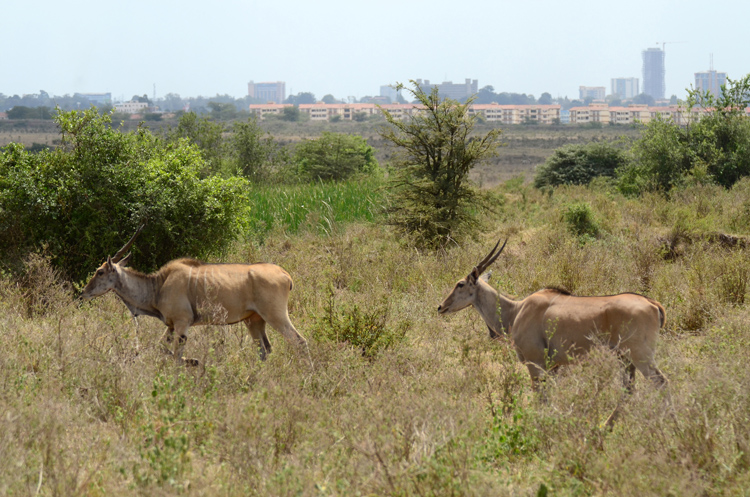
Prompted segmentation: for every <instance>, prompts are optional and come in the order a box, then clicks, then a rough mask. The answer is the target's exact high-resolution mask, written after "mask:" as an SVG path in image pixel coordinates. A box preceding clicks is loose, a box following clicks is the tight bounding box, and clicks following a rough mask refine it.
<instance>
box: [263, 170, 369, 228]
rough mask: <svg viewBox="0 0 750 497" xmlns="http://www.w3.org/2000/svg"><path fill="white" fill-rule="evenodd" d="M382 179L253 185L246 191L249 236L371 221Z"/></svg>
mask: <svg viewBox="0 0 750 497" xmlns="http://www.w3.org/2000/svg"><path fill="white" fill-rule="evenodd" d="M381 186H382V180H381V179H379V178H364V179H356V180H349V181H344V182H339V183H330V182H329V183H323V182H318V183H311V184H300V185H282V186H279V185H273V186H253V187H251V190H250V191H249V194H248V196H249V198H250V205H251V208H250V209H251V213H250V221H249V223H248V224H249V226H250V229H249V231H250V236H252V237H253V238H261V239H263V238H265V236H267V235H268V233H270V232H271V231H273V230H282V231H285V232H286V233H288V234H295V233H298V232H300V231H303V230H305V229H316V230H320V232H321V233H323V232H326V231H328V230H330V227H331V225H332V224H341V223H343V224H347V223H356V222H373V221H374V220H376V219H377V217H378V216H379V215H380V211H381V205H382V201H383V200H382V199H383V192H382V190H381Z"/></svg>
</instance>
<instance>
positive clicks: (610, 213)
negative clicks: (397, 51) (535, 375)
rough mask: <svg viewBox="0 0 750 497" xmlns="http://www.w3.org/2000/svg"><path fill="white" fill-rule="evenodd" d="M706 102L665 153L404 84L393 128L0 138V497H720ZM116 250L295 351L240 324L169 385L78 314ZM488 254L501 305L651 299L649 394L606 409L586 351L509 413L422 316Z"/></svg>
mask: <svg viewBox="0 0 750 497" xmlns="http://www.w3.org/2000/svg"><path fill="white" fill-rule="evenodd" d="M730 83H731V84H732V85H734V86H733V88H734V89H733V90H732V91H726V92H725V93H724V94H723V95H724V96H722V97H721V98H719V99H718V100H717V99H713V98H712V97H710V96H708V95H706V96H701V95H697V94H696V93H695V92H691V93H689V95H688V97H689V98H688V100H689V102H692V103H691V104H690V105H698V104H700V105H702V109H703V112H704V114H703V115H702V117H701V118H700V120H697V121H695V122H690V123H688V125H687V126H679V125H677V124H675V122H674V121H672V120H671V119H662V118H656V119H654V120H653V121H651V122H650V123H649V124H646V125H638V126H633V127H622V126H608V127H606V128H603V127H602V126H601V125H600V123H593V124H599V126H580V127H579V126H568V127H566V126H549V127H546V126H537V125H534V124H533V123H531V124H529V125H528V126H526V125H523V126H514V127H511V128H510V129H509V130H502V134H501V130H500V129H499V128H494V127H493V126H492V124H491V123H490V124H488V123H483V122H481V120H480V119H479V118H478V117H477V116H471V115H469V113H468V110H467V106H466V105H464V104H459V103H458V102H455V101H450V100H444V99H441V98H440V97H439V95H438V92H437V89H434V90H433V92H432V93H431V94H430V95H427V94H425V93H424V92H422V91H421V90H420V89H419V87H416V89H415V90H414V91H411V93H412V94H413V96H414V97H415V98H416V99H417V100H418V101H419V102H421V104H422V105H423V108H422V110H421V111H420V112H418V113H416V114H415V115H412V116H411V117H410V118H409V119H407V120H404V121H401V120H396V119H394V118H393V117H392V116H390V115H389V114H388V113H387V112H384V114H383V116H376V117H377V119H371V120H369V121H366V122H362V123H354V122H337V123H330V124H331V125H332V126H330V127H329V126H328V125H327V124H323V125H319V123H310V122H299V121H298V120H297V121H294V120H292V121H286V120H285V118H284V117H283V116H281V117H279V118H276V119H269V120H265V121H264V122H262V123H261V122H259V121H256V120H255V119H254V118H253V117H250V116H242V118H241V119H235V120H233V121H231V120H229V121H221V120H220V119H218V118H217V117H216V116H213V117H212V116H207V117H206V116H204V117H199V116H198V115H197V114H195V113H184V114H183V115H181V116H180V117H179V121H175V122H173V123H171V124H168V125H167V126H166V127H165V128H162V129H160V130H156V129H149V128H148V127H147V126H141V125H139V126H137V127H133V126H131V127H130V129H128V127H127V126H125V125H120V126H119V127H118V126H117V125H116V124H114V125H113V124H112V122H111V120H112V119H111V118H112V114H111V113H109V114H107V112H102V113H100V112H99V111H98V110H97V109H96V108H92V109H89V110H86V111H71V112H63V111H59V110H58V114H57V116H56V117H55V118H54V124H55V126H56V128H57V130H56V131H57V132H59V138H51V137H50V136H46V135H45V137H44V138H40V137H38V136H37V135H33V136H34V137H33V138H32V137H31V135H30V136H26V137H25V138H24V139H22V137H21V136H20V134H19V135H18V136H17V137H14V136H11V135H10V134H7V136H6V133H7V130H6V131H4V132H3V131H2V130H0V135H2V136H0V142H1V143H3V147H2V148H0V495H14V496H16V495H19V496H58V495H59V496H73V495H85V496H110V495H146V496H160V495H186V496H191V495H196V496H198V495H200V496H203V495H206V496H235V495H237V496H240V495H242V496H245V495H273V496H358V495H361V496H375V495H378V496H379V495H388V496H496V495H497V496H506V495H507V496H538V497H545V496H552V495H561V496H568V495H572V496H589V495H591V496H643V495H659V496H675V497H678V496H679V497H682V496H725V495H727V496H728V495H731V496H735V495H750V370H749V368H748V360H747V356H748V354H747V345H746V344H747V342H748V340H750V319H749V318H750V310H749V309H748V284H749V283H750V261H748V257H747V251H748V250H750V247H749V245H750V159H749V158H748V155H747V153H746V151H747V150H748V147H750V121H748V119H747V117H746V116H745V113H744V109H745V108H746V107H747V106H748V104H749V103H750V102H748V97H747V95H750V75H749V76H746V77H745V78H744V79H742V80H740V81H739V82H734V81H731V82H730ZM734 90H736V91H734ZM701 99H704V100H701ZM696 102H698V104H696ZM297 114H298V113H297ZM295 116H296V117H295ZM290 117H294V118H295V119H298V117H299V116H297V115H296V114H295V115H292V114H290ZM26 124H28V123H26ZM26 124H23V122H22V121H18V122H10V123H9V124H8V126H11V127H12V131H13V133H16V132H18V133H20V132H21V130H22V128H23V127H24V126H25V125H26ZM475 124H476V127H474V125H475ZM386 125H387V127H384V126H386ZM29 126H31V125H30V124H29ZM37 126H38V127H41V124H38V125H37ZM45 129H47V130H49V126H47V127H46V128H45ZM29 131H32V130H31V128H29ZM33 131H35V132H36V131H39V130H38V129H36V128H34V129H33ZM42 140H43V141H42ZM29 141H30V142H31V144H29ZM501 142H502V143H501ZM501 144H504V145H505V146H504V147H500V148H499V149H498V148H497V146H498V145H501ZM26 147H28V150H27V148H26ZM475 166H476V167H475ZM532 177H533V178H532ZM470 180H471V181H470ZM477 187H480V188H481V189H480V188H477ZM141 225H145V228H144V229H143V232H142V234H141V235H139V238H138V239H137V240H136V241H135V244H134V245H133V247H132V258H131V259H130V266H131V267H133V268H134V269H136V270H140V271H143V272H150V271H153V270H155V269H156V268H158V267H159V266H161V265H162V264H164V263H166V262H167V261H169V260H172V259H175V258H177V257H183V256H192V257H196V258H201V259H203V260H205V261H206V262H234V263H253V262H270V263H274V264H278V265H279V266H281V267H282V268H284V269H285V270H286V271H288V272H289V274H290V275H291V276H292V278H293V280H294V286H293V290H292V292H291V297H290V300H289V314H290V318H291V321H292V323H293V324H294V326H295V327H296V329H297V330H298V331H299V332H300V333H301V334H302V335H303V336H304V337H305V338H306V339H307V344H308V347H309V354H308V353H307V352H305V351H300V350H299V349H298V348H297V347H295V346H294V344H291V343H288V342H287V341H286V340H285V339H284V338H283V337H282V335H281V333H279V332H277V331H276V330H273V329H272V328H270V327H268V328H267V334H268V338H269V340H270V342H271V345H272V353H271V354H270V355H269V356H268V358H267V360H266V361H262V360H261V359H260V357H259V350H258V347H257V345H256V343H255V342H254V340H253V339H252V338H251V337H250V336H249V333H248V330H247V329H246V327H245V326H244V324H241V323H239V324H234V325H229V326H218V325H209V326H201V327H192V328H190V329H189V331H188V334H187V344H186V347H185V351H184V356H185V357H186V358H188V359H191V360H190V361H186V362H187V363H188V364H190V365H189V366H188V365H178V364H176V361H175V360H174V358H173V357H171V356H170V355H168V354H165V353H164V350H163V348H162V338H163V336H164V334H165V326H164V324H162V322H161V321H160V320H158V319H155V318H152V317H148V316H141V317H139V318H138V319H137V320H136V319H134V318H133V317H131V315H130V312H129V311H128V309H127V308H126V306H125V305H124V304H123V302H122V301H121V300H120V299H119V298H118V297H117V295H114V294H113V293H112V292H110V293H108V294H105V295H103V296H100V297H98V298H95V299H93V300H90V301H84V300H83V299H82V298H80V296H81V291H82V289H83V287H84V285H85V284H86V281H87V280H88V279H89V278H91V276H92V275H93V274H94V272H95V271H97V269H96V268H97V266H98V265H100V264H102V262H103V261H105V260H106V258H107V256H108V255H115V253H116V251H117V250H118V248H119V247H121V246H122V245H123V244H124V243H125V242H126V241H127V240H128V238H130V236H131V234H132V233H133V232H135V231H136V228H138V227H139V226H141ZM506 239H507V240H508V241H507V246H506V248H505V250H504V252H503V253H502V254H501V255H500V257H499V258H498V259H497V260H496V261H495V262H494V264H493V265H492V267H491V270H492V274H491V278H490V280H489V282H490V284H491V285H493V286H494V288H496V289H498V290H499V291H500V292H502V293H503V294H505V295H507V296H509V297H512V298H517V299H521V298H524V297H526V296H527V295H529V294H531V293H533V292H535V291H537V290H540V289H542V288H545V287H558V288H561V289H564V290H567V291H569V292H572V293H573V294H576V295H613V294H617V293H620V292H636V293H640V294H643V295H647V296H649V297H651V298H653V299H656V300H658V301H659V302H660V303H661V304H662V305H663V306H664V308H665V309H666V324H665V326H664V328H663V329H662V330H661V331H660V336H659V339H658V341H657V347H656V362H657V364H658V366H659V368H660V369H661V371H662V372H663V373H664V375H665V376H666V377H667V378H668V384H667V385H666V387H664V388H657V387H656V386H655V385H654V384H653V382H650V381H647V380H646V379H645V378H644V377H643V376H642V375H641V374H640V373H638V374H637V376H636V380H635V391H634V392H633V393H632V395H627V394H626V392H625V389H624V385H623V382H622V379H623V364H622V363H621V362H620V360H619V359H618V358H617V357H616V355H615V354H614V353H613V352H612V351H611V350H609V348H608V347H606V346H604V345H595V346H594V347H593V349H592V351H591V352H590V353H589V354H587V355H586V356H584V357H580V358H579V359H578V360H577V361H574V362H573V363H572V364H571V365H570V366H567V367H563V368H556V369H555V370H554V372H553V373H552V374H549V375H547V378H546V381H545V382H544V383H543V387H542V388H541V391H534V390H532V387H531V381H530V378H529V374H528V371H527V368H526V366H525V365H524V364H522V363H521V362H520V361H519V359H518V357H517V354H516V351H515V348H514V345H513V343H512V340H511V339H510V338H508V337H507V336H502V337H501V338H499V339H491V338H490V337H489V333H488V330H487V326H486V325H485V322H484V321H483V320H482V319H481V318H480V316H479V315H478V313H476V312H475V311H474V310H473V309H471V308H468V309H465V310H462V311H460V312H458V313H455V314H450V315H439V314H438V312H437V308H438V305H439V304H440V303H441V302H442V301H443V299H444V298H445V297H446V296H447V295H448V294H449V292H451V289H452V288H453V287H454V285H455V283H456V281H457V280H459V279H461V278H464V277H465V276H467V274H469V272H470V271H472V268H474V266H475V265H477V264H479V262H480V261H481V260H482V259H483V258H484V257H485V255H486V254H487V253H488V252H489V251H490V249H491V248H492V247H493V246H495V244H496V243H497V242H498V240H506ZM125 251H126V250H125V249H123V253H121V254H118V255H116V256H115V259H116V261H117V260H118V258H119V257H120V256H122V255H124V252H125ZM116 261H115V262H116ZM192 267H194V266H191V269H190V271H192ZM235 270H236V269H235ZM108 271H112V269H111V268H110V269H108ZM118 271H119V270H118ZM98 272H99V271H98ZM100 272H101V273H102V274H108V273H106V271H105V270H104V268H102V270H101V271H100ZM190 274H192V272H191V273H190ZM206 274H207V272H204V273H203V275H204V276H203V278H204V283H203V284H204V286H206V287H207V288H209V289H211V288H210V285H209V284H208V283H207V282H206V276H205V275H206ZM212 274H213V273H212ZM109 277H110V276H104V278H109ZM112 278H114V277H112ZM113 281H114V280H113ZM188 281H189V279H188ZM216 281H219V282H220V281H221V280H219V279H217V280H216ZM196 288H197V283H196ZM286 288H287V287H286V286H284V292H285V291H286ZM467 288H471V286H470V285H467ZM196 291H197V290H196ZM86 292H89V289H87V290H86ZM279 295H280V294H279ZM279 298H281V297H279ZM131 304H132V301H131ZM144 305H146V304H144ZM148 305H152V304H148ZM191 305H192V306H193V309H192V311H186V312H192V314H189V315H188V317H187V318H185V321H186V322H187V320H188V319H194V317H195V312H196V310H195V309H196V306H198V305H199V303H194V302H191ZM247 308H252V309H254V310H256V311H257V312H258V314H261V311H260V310H259V309H258V308H257V307H255V308H253V307H250V306H246V307H244V308H243V309H247ZM141 309H145V310H148V311H150V312H151V313H152V314H154V313H157V314H158V313H159V312H162V311H163V309H165V308H161V309H160V308H159V306H158V305H157V304H153V307H148V306H146V307H141ZM222 310H224V311H226V312H229V305H226V306H225V307H223V308H216V311H218V312H220V311H222ZM235 310H236V309H235ZM199 311H200V312H202V310H200V309H199ZM238 312H241V311H238ZM163 315H165V316H166V311H164V314H163ZM234 315H242V314H238V313H235V314H234ZM252 317H253V316H251V318H252ZM248 319H250V318H248ZM264 319H268V318H266V317H264ZM269 321H272V320H269ZM175 322H176V321H175ZM567 322H568V323H570V322H572V320H569V321H567ZM516 324H517V322H516ZM514 326H515V324H514ZM517 329H518V328H516V329H515V330H516V331H517ZM178 331H179V330H178ZM256 331H257V329H256ZM592 340H593V341H594V342H596V341H597V339H596V337H592ZM545 343H546V342H545ZM195 364H197V365H195ZM613 413H617V414H618V415H617V417H616V419H615V421H614V424H611V425H609V424H608V422H607V421H608V420H609V419H611V416H612V414H613Z"/></svg>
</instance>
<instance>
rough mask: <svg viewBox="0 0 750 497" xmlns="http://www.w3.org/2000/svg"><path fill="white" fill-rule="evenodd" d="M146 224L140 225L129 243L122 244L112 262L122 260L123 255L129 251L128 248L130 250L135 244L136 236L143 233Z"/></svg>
mask: <svg viewBox="0 0 750 497" xmlns="http://www.w3.org/2000/svg"><path fill="white" fill-rule="evenodd" d="M144 226H146V225H145V224H142V225H140V227H139V228H138V229H137V230H136V232H135V234H134V235H133V236H132V237H130V240H128V243H126V244H125V245H123V246H122V248H121V249H120V250H118V251H117V253H116V254H115V255H114V257H112V262H115V263H117V262H120V259H122V256H123V255H125V254H126V253H127V251H128V250H130V247H131V246H132V245H133V242H134V241H135V239H136V237H137V236H138V235H139V234H140V233H141V230H142V229H143V227H144Z"/></svg>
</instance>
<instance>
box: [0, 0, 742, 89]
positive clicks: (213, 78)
mask: <svg viewBox="0 0 750 497" xmlns="http://www.w3.org/2000/svg"><path fill="white" fill-rule="evenodd" d="M728 3H729V4H730V5H729V6H728V7H729V8H730V9H731V6H732V5H735V6H736V7H737V8H742V7H744V4H741V3H740V2H739V0H733V1H730V2H728ZM702 6H703V3H699V2H698V1H696V0H688V1H686V2H681V3H680V4H677V3H674V2H667V1H663V2H646V1H644V0H633V2H631V4H629V6H628V9H627V11H625V9H617V8H616V7H615V6H610V5H605V4H601V3H599V2H597V3H594V2H593V1H588V0H586V1H579V2H576V3H574V4H569V3H568V4H565V5H561V4H560V3H559V2H553V1H552V0H536V1H532V3H531V4H523V5H521V4H519V3H512V2H502V1H501V2H490V1H477V0H469V1H468V2H464V3H463V4H461V11H460V12H458V13H457V12H456V5H455V3H453V2H448V1H445V0H434V1H431V2H429V3H427V2H424V1H417V0H415V1H411V2H396V1H395V0H382V1H381V2H380V3H378V4H377V6H375V7H376V8H373V6H363V5H359V4H351V3H350V2H344V1H343V0H321V1H320V2H316V3H313V4H311V3H309V2H303V1H301V0H291V1H287V2H285V3H284V4H283V8H280V7H279V6H272V5H270V4H253V3H250V2H242V1H240V0H220V1H219V2H215V3H214V4H211V5H210V6H205V5H203V4H198V3H193V0H188V1H187V2H185V3H183V4H181V6H180V8H179V9H175V8H174V7H173V6H169V5H162V4H159V3H155V2H149V3H147V2H144V1H143V0H134V1H133V2H130V3H128V4H114V5H109V6H107V8H102V6H101V4H99V3H94V2H93V1H92V0H74V1H73V2H69V3H66V4H59V3H55V2H51V1H50V0H36V1H31V2H14V3H12V4H11V5H8V6H6V9H5V10H4V14H5V15H4V18H5V19H6V24H5V25H4V29H3V30H2V31H0V43H2V44H3V46H5V47H9V48H8V49H6V50H4V51H3V53H2V55H0V60H1V61H2V67H4V68H5V70H4V71H3V73H2V76H0V93H4V94H5V95H14V94H18V95H22V94H33V93H37V92H39V91H40V90H44V91H46V92H48V93H50V94H53V95H65V94H73V93H98V92H109V93H111V94H112V96H113V98H114V99H116V100H121V99H129V98H130V97H131V96H132V95H143V94H147V95H148V96H149V97H151V96H153V94H154V93H156V95H157V97H161V96H164V95H165V94H167V93H175V94H179V95H180V96H182V97H197V96H205V97H210V96H213V95H217V94H218V95H223V94H227V95H230V96H233V97H241V96H244V95H247V84H248V82H249V81H256V82H263V81H284V82H285V83H286V93H287V95H292V94H298V93H300V92H311V93H313V94H315V96H316V97H318V98H321V97H322V96H324V95H326V94H331V95H333V96H334V97H335V98H337V99H346V98H348V97H350V96H353V97H355V98H357V99H359V98H362V97H364V96H375V95H378V94H379V90H380V86H382V85H387V84H395V83H397V82H401V83H408V81H409V80H416V79H423V80H430V81H431V82H432V83H440V82H443V81H453V82H462V81H464V80H465V79H466V78H471V79H472V80H474V79H476V80H478V81H479V87H480V88H482V87H484V86H487V85H489V86H493V88H494V89H495V91H496V92H509V93H526V94H530V95H534V96H535V97H539V96H540V95H541V94H542V93H544V92H548V93H550V94H551V95H552V96H553V97H554V98H558V97H568V98H570V99H575V98H576V97H577V95H578V90H579V87H581V86H590V87H595V86H603V87H606V88H608V87H610V81H611V79H612V78H616V77H632V78H639V79H641V82H642V83H643V79H642V78H643V76H642V67H641V66H642V59H641V53H642V52H643V51H644V50H647V49H648V48H660V49H661V48H664V50H665V59H664V64H665V72H666V78H665V97H666V98H669V97H670V96H671V95H676V96H677V97H678V98H682V97H684V95H685V89H686V88H688V87H690V86H691V85H693V84H694V81H695V78H694V74H695V73H697V72H700V71H705V70H706V69H708V68H709V58H710V55H711V54H713V56H714V66H715V67H716V69H717V70H719V71H721V72H725V73H727V74H728V76H729V77H730V78H733V79H736V78H739V77H742V76H744V75H745V74H747V73H748V72H750V57H749V56H748V55H747V54H746V53H745V52H744V49H743V47H741V46H740V44H738V43H737V42H736V36H733V33H735V32H741V30H742V29H743V28H744V25H743V23H744V21H743V18H742V16H733V17H729V18H727V19H722V21H721V23H719V22H716V23H707V22H706V18H705V16H698V15H695V12H699V11H701V10H702ZM118 7H119V8H118ZM529 7H533V8H529ZM587 11H592V12H593V11H596V12H597V13H598V16H597V18H598V19H597V20H596V21H593V20H589V21H587V20H586V16H582V15H581V12H587ZM461 13H463V14H465V15H464V16H463V17H461V16H460V15H458V14H461ZM619 28H623V29H619ZM624 28H627V29H624ZM618 33H622V34H618ZM56 47H64V48H65V50H57V49H56ZM9 68H19V69H17V70H10V69H9ZM20 68H23V69H20ZM642 91H643V89H642Z"/></svg>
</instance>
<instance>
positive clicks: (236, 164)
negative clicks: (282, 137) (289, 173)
mask: <svg viewBox="0 0 750 497" xmlns="http://www.w3.org/2000/svg"><path fill="white" fill-rule="evenodd" d="M232 131H233V133H232V135H231V137H230V138H229V141H228V143H227V149H228V150H227V155H228V157H229V159H230V163H231V164H232V166H233V171H234V172H236V173H237V174H240V175H242V176H244V177H245V178H247V179H249V180H250V181H252V182H254V183H260V182H263V181H266V180H268V179H269V176H270V175H271V173H272V172H273V171H274V169H276V166H280V165H283V164H284V163H286V162H287V160H288V158H287V152H286V148H284V147H282V146H280V145H279V144H278V143H276V142H275V141H274V139H273V137H272V136H271V135H270V134H268V135H266V134H265V133H264V131H263V130H262V129H261V127H260V125H259V124H258V121H257V120H256V119H255V118H254V117H251V118H249V119H248V120H247V121H244V122H242V121H238V122H235V123H234V125H233V126H232ZM264 135H265V136H264Z"/></svg>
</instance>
